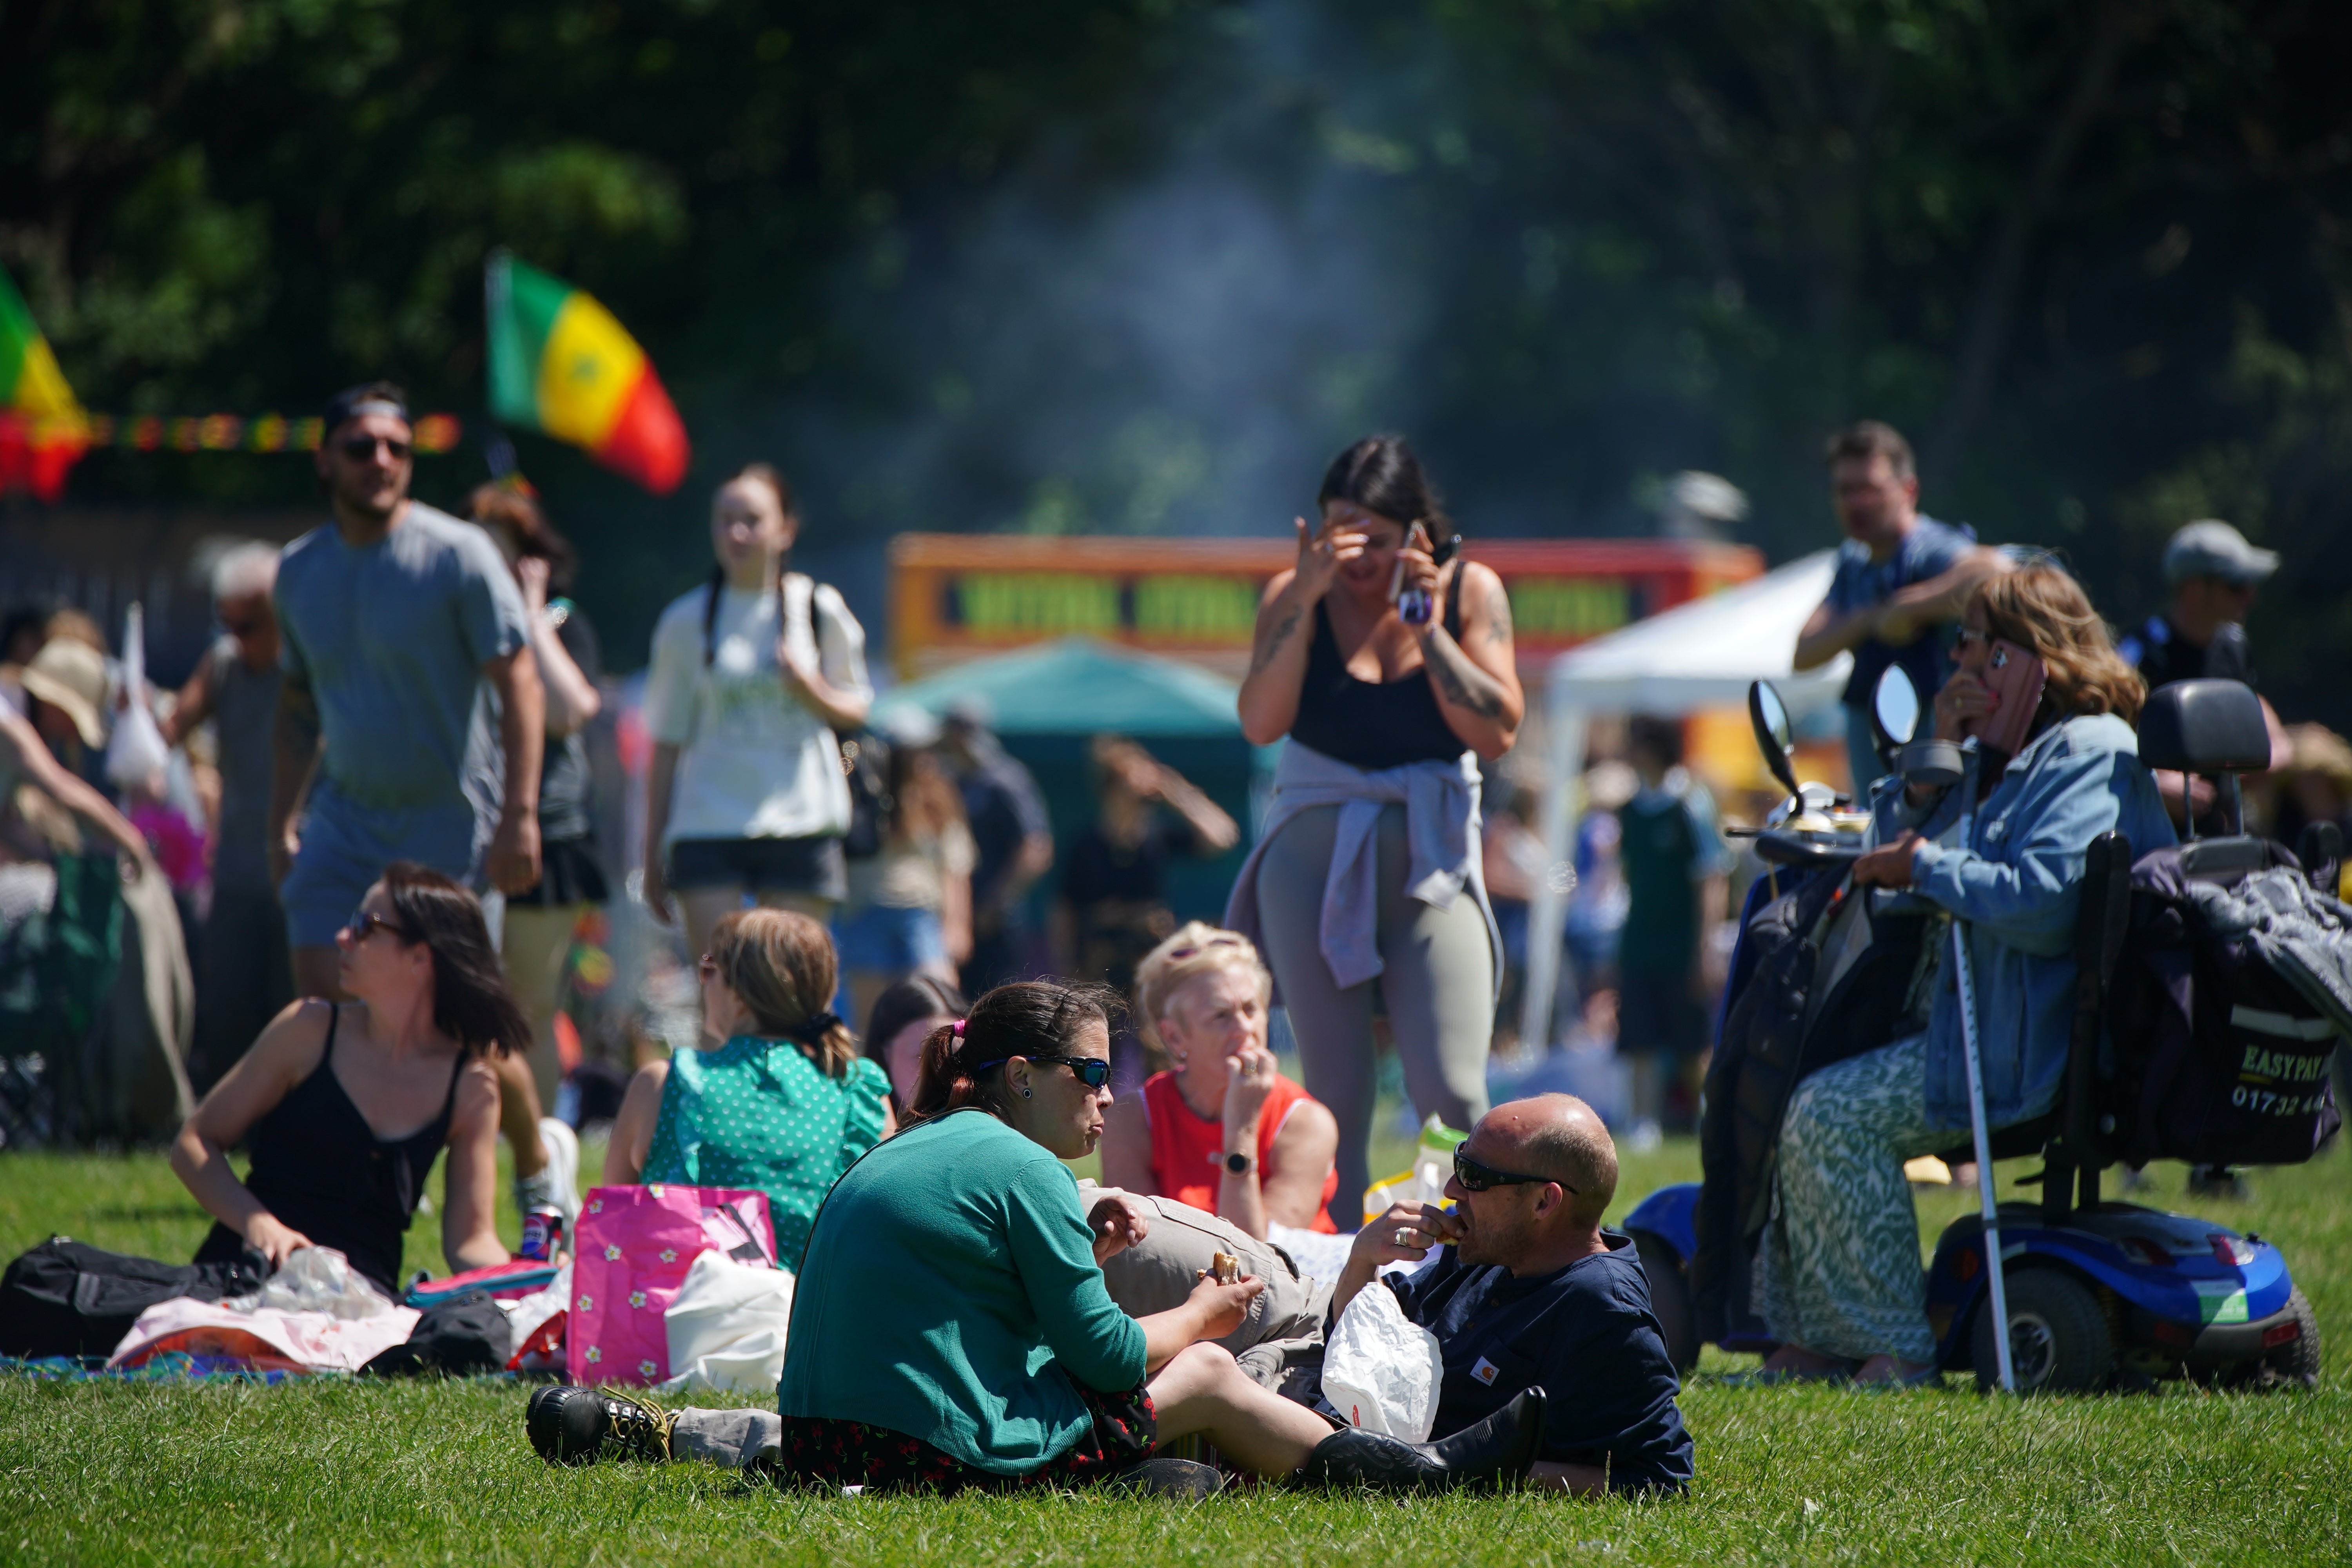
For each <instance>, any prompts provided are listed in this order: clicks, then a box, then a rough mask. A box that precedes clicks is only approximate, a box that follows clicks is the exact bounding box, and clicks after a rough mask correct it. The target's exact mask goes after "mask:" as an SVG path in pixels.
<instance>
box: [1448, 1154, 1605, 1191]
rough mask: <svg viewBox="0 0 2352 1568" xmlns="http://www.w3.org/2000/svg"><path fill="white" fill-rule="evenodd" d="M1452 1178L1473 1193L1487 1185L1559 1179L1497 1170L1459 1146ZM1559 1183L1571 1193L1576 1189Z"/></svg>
mask: <svg viewBox="0 0 2352 1568" xmlns="http://www.w3.org/2000/svg"><path fill="white" fill-rule="evenodd" d="M1454 1180H1455V1181H1457V1182H1459V1183H1461V1184H1463V1186H1465V1187H1466V1188H1467V1189H1469V1190H1470V1191H1471V1192H1474V1193H1483V1192H1485V1191H1486V1189H1487V1188H1489V1187H1540V1186H1542V1185H1543V1184H1545V1183H1546V1182H1554V1181H1559V1177H1557V1176H1529V1175H1525V1174H1523V1173H1519V1172H1517V1171H1498V1170H1496V1169H1495V1167H1494V1166H1492V1165H1482V1164H1480V1163H1478V1162H1477V1161H1475V1160H1473V1159H1472V1158H1471V1157H1470V1156H1469V1155H1467V1154H1465V1153H1464V1152H1462V1151H1461V1150H1460V1149H1459V1148H1456V1149H1455V1150H1454ZM1560 1185H1561V1186H1563V1187H1567V1188H1568V1190H1569V1191H1570V1192H1571V1193H1573V1192H1575V1191H1576V1189H1575V1188H1574V1187H1570V1186H1569V1185H1568V1184H1567V1183H1566V1182H1560Z"/></svg>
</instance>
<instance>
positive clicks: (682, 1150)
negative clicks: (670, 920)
mask: <svg viewBox="0 0 2352 1568" xmlns="http://www.w3.org/2000/svg"><path fill="white" fill-rule="evenodd" d="M836 973H837V970H836V964H835V957H834V951H833V941H832V939H831V938H830V937H828V936H827V935H826V934H825V930H824V927H823V926H821V925H819V924H817V923H816V922H815V921H813V920H811V919H809V918H808V917H807V916H806V915H803V914H797V913H794V912H793V911H792V910H776V909H758V910H740V911H738V912H736V913H734V914H731V915H729V916H727V917H726V918H725V919H724V920H721V921H719V923H718V925H717V926H716V927H714V928H713V929H712V931H711V933H710V951H709V952H706V953H704V954H703V955H702V963H701V979H702V1033H703V1038H702V1040H701V1041H700V1042H698V1046H697V1048H696V1049H694V1050H690V1051H680V1052H678V1053H677V1054H676V1055H674V1056H673V1057H672V1058H670V1059H669V1060H668V1061H666V1062H650V1063H647V1064H646V1066H645V1067H643V1068H639V1069H637V1075H636V1077H635V1078H634V1079H631V1080H630V1081H629V1091H628V1093H627V1095H626V1096H625V1098H624V1099H623V1100H622V1102H621V1113H620V1116H619V1117H618V1118H617V1119H616V1120H615V1121H614V1124H613V1141H612V1144H611V1147H610V1148H609V1150H608V1151H607V1152H606V1153H605V1155H604V1181H605V1183H606V1184H608V1185H618V1184H630V1183H636V1182H675V1183H679V1184H685V1185H688V1186H698V1187H749V1188H757V1189H758V1190H759V1191H761V1192H763V1193H766V1194H768V1206H769V1210H770V1212H771V1213H772V1215H774V1217H775V1222H776V1256H777V1257H778V1258H781V1259H782V1260H783V1261H784V1262H785V1263H787V1264H788V1265H789V1264H793V1263H795V1262H796V1261H797V1260H798V1258H800V1255H801V1249H802V1247H803V1246H804V1245H805V1244H806V1243H807V1241H808V1234H809V1225H810V1222H811V1221H812V1220H813V1219H814V1217H815V1215H816V1206H817V1205H818V1204H819V1203H821V1202H823V1201H824V1194H826V1193H827V1192H828V1191H830V1190H831V1189H832V1186H833V1184H834V1181H835V1178H837V1177H838V1176H839V1175H840V1174H841V1173H842V1172H844V1171H845V1170H847V1169H848V1168H849V1166H850V1163H851V1162H853V1161H855V1160H856V1158H857V1157H858V1156H859V1155H860V1154H863V1153H865V1152H866V1151H867V1150H868V1149H871V1148H872V1147H874V1145H875V1144H877V1143H878V1142H881V1141H882V1140H883V1139H885V1138H887V1137H888V1136H889V1135H890V1134H891V1133H892V1132H893V1131H897V1128H896V1124H895V1123H894V1121H892V1118H891V1114H890V1081H889V1079H887V1077H885V1076H884V1074H883V1072H882V1069H881V1068H880V1067H879V1066H878V1065H877V1063H875V1062H874V1061H873V1060H871V1059H870V1058H866V1057H863V1056H861V1055H859V1054H858V1049H857V1042H856V1038H855V1037H853V1036H852V1035H851V1034H850V1032H849V1026H847V1025H845V1024H844V1023H843V1022H842V1021H841V1020H840V1019H839V1018H836V1017H835V1016H833V1014H831V1013H830V1012H828V1011H826V1005H827V1004H829V1003H830V1002H831V1001H832V999H833V995H834V985H835V976H836Z"/></svg>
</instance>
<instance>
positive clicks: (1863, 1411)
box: [0, 1142, 2352, 1568]
mask: <svg viewBox="0 0 2352 1568" xmlns="http://www.w3.org/2000/svg"><path fill="white" fill-rule="evenodd" d="M1390 1152H1395V1150H1394V1149H1393V1148H1391V1151H1390ZM587 1163H588V1165H589V1168H590V1169H592V1170H593V1169H594V1168H595V1156H594V1154H593V1152H592V1154H591V1157H590V1159H589V1161H588V1162H587ZM1402 1163H1404V1161H1403V1160H1402V1159H1401V1158H1400V1159H1396V1160H1394V1161H1393V1162H1391V1164H1389V1165H1385V1166H1381V1167H1380V1168H1382V1169H1388V1168H1395V1167H1396V1166H1401V1165H1402ZM1626 1166H1627V1169H1626V1172H1625V1175H1624V1180H1623V1182H1622V1189H1621V1191H1622V1200H1621V1203H1620V1205H1619V1207H1620V1210H1621V1212H1622V1209H1623V1208H1626V1207H1630V1206H1631V1205H1632V1203H1633V1201H1634V1200H1636V1199H1638V1198H1639V1197H1640V1196H1641V1195H1642V1194H1644V1193H1646V1192H1648V1191H1649V1190H1650V1189H1651V1188H1652V1187H1653V1186H1655V1185H1656V1184H1659V1183H1662V1182H1665V1181H1672V1180H1681V1179H1686V1178H1688V1177H1690V1176H1692V1175H1694V1174H1695V1173H1696V1153H1695V1151H1694V1150H1693V1148H1692V1147H1691V1145H1690V1144H1688V1143H1687V1142H1682V1143H1670V1144H1669V1145H1668V1146H1667V1147H1666V1148H1664V1149H1663V1150H1661V1151H1659V1152H1656V1153H1655V1154H1652V1155H1646V1156H1639V1157H1629V1158H1628V1159H1627V1161H1626ZM2004 1174H2005V1175H2007V1174H2013V1172H2009V1171H2007V1170H2006V1168H2005V1170H2004ZM2180 1174H2181V1173H2180V1170H2179V1167H2178V1166H2167V1167H2158V1170H2157V1175H2158V1183H2159V1185H2158V1190H2157V1192H2156V1193H2155V1194H2151V1195H2150V1196H2149V1197H2148V1198H2147V1201H2149V1202H2153V1203H2158V1204H2163V1205H2173V1206H2179V1207H2185V1208H2189V1209H2191V1210H2195V1211H2200V1212H2204V1213H2208V1214H2210V1215H2213V1216H2214V1217H2216V1218H2220V1219H2224V1220H2227V1221H2229V1222H2230V1223H2232V1224H2234V1225H2236V1226H2239V1227H2241V1228H2252V1229H2255V1230H2258V1231H2260V1232H2262V1233H2263V1235H2264V1236H2267V1237H2271V1238H2273V1240H2275V1241H2277V1242H2278V1243H2279V1245H2280V1246H2281V1247H2284V1249H2285V1251H2286V1254H2287V1257H2288V1259H2289V1261H2290V1264H2291V1265H2292V1267H2293V1268H2294V1272H2295V1277H2296V1279H2297V1280H2298V1282H2299V1283H2301V1285H2302V1286H2303V1288H2304V1289H2305V1292H2306V1293H2307V1294H2309V1296H2310V1297H2311V1299H2312V1300H2313V1302H2314V1304H2315V1307H2316V1308H2317V1310H2318V1313H2319V1318H2320V1321H2321V1323H2322V1325H2323V1329H2324V1331H2325V1332H2326V1336H2327V1337H2326V1367H2327V1371H2326V1380H2325V1384H2324V1386H2323V1387H2322V1388H2321V1389H2320V1390H2319V1391H2318V1392H2316V1393H2312V1394H2274V1395H2217V1394H2206V1393H2202V1392H2199V1391H2196V1390H2190V1389H2184V1388H2180V1387H2178V1386H2174V1387H2170V1388H2168V1389H2167V1390H2166V1391H2165V1392H2164V1393H2162V1394H2158V1395H2156V1396H2152V1397H2149V1396H2141V1397H2106V1398H2097V1399H2052V1400H2042V1401H2032V1402H2027V1403H2023V1404H2017V1403H2011V1402H2009V1401H2005V1400H2001V1399H1989V1398H1983V1397H1979V1395H1978V1394H1975V1393H1974V1392H1973V1391H1972V1390H1969V1389H1963V1388H1962V1387H1961V1386H1960V1384H1959V1382H1958V1380H1955V1383H1954V1384H1953V1386H1952V1387H1951V1388H1949V1389H1948V1390H1947V1391H1945V1392H1943V1393H1940V1394H1938V1393H1927V1392H1917V1393H1911V1394H1882V1395H1872V1394H1857V1393H1852V1392H1845V1391H1836V1390H1830V1391H1808V1390H1796V1389H1758V1390H1747V1389H1738V1388H1730V1387H1725V1386H1722V1385H1721V1384H1720V1383H1719V1381H1718V1379H1719V1377H1720V1374H1721V1373H1724V1372H1726V1371H1729V1370H1733V1369H1734V1368H1735V1367H1736V1366H1738V1365H1739V1364H1742V1362H1736V1361H1733V1360H1730V1359H1727V1358H1722V1357H1719V1356H1717V1353H1716V1352H1712V1351H1710V1352H1708V1359H1707V1360H1706V1363H1704V1365H1703V1366H1702V1369H1701V1371H1700V1373H1699V1374H1698V1376H1697V1377H1696V1378H1695V1379H1694V1380H1693V1384H1692V1386H1691V1387H1689V1388H1688V1389H1686V1390H1685V1394H1684V1399H1683V1410H1684V1415H1685V1418H1686V1419H1687V1420H1688V1422H1689V1424H1690V1426H1691V1429H1692V1431H1693V1433H1694V1434H1695V1435H1696V1439H1697V1444H1698V1472H1699V1475H1698V1482H1697V1485H1696V1488H1695V1489H1694V1490H1693V1493H1692V1496H1691V1497H1690V1498H1689V1499H1688V1500H1685V1501H1683V1502H1679V1503H1671V1504H1664V1505H1656V1504H1646V1505H1634V1504H1629V1503H1623V1502H1608V1503H1598V1504H1595V1503H1573V1502H1563V1501H1559V1500H1538V1499H1534V1498H1528V1497H1510V1498H1499V1499H1437V1500H1412V1501H1404V1502H1394V1501H1376V1500H1368V1499H1356V1498H1348V1499H1337V1500H1329V1499H1320V1498H1310V1497H1299V1496H1290V1495H1286V1494H1283V1493H1280V1492H1275V1491H1267V1490H1255V1489H1253V1490H1245V1491H1239V1492H1235V1493H1233V1494H1229V1495H1228V1496H1226V1497H1224V1498H1221V1499H1219V1500H1215V1501H1213V1502H1211V1503H1209V1504H1207V1505H1205V1506H1203V1507H1201V1508H1197V1509H1190V1510H1188V1509H1184V1508H1181V1507H1178V1506H1176V1505H1172V1504H1162V1503H1141V1502H1136V1501H1131V1500H1117V1499H1112V1498H1107V1497H1099V1496H1085V1495H1070V1496H1059V1497H1047V1498H1034V1499H1021V1500H998V1499H966V1500H953V1501H948V1502H938V1501H927V1500H890V1499H880V1498H877V1499H870V1500H869V1499H863V1498H853V1499H840V1498H812V1497H807V1496H800V1495H793V1494H786V1493H782V1492H779V1491H776V1490H774V1489H766V1488H761V1487H756V1486H747V1485H744V1484H742V1483H740V1481H739V1480H738V1479H736V1478H734V1477H732V1476H730V1475H728V1474H724V1473H722V1472H719V1471H717V1470H714V1469H711V1468H706V1467H700V1466H689V1465H677V1466H670V1467H667V1468H648V1467H600V1468H594V1469H591V1470H585V1471H557V1470H553V1469H551V1468H548V1467H546V1466H544V1465H542V1464H541V1462H540V1461H539V1459H538V1458H536V1457H535V1456H534V1455H533V1454H532V1453H531V1451H530V1447H529V1446H528V1445H527V1444H526V1443H525V1442H524V1440H523V1436H522V1405H523V1398H524V1390H523V1389H522V1388H521V1387H520V1386H519V1385H514V1384H503V1383H498V1382H471V1383H448V1384H404V1385H373V1384H359V1383H355V1382H352V1381H348V1380H341V1379H320V1380H317V1381H314V1382H310V1383H305V1384H289V1385H285V1386H280V1387H278V1388H255V1387H223V1386H200V1387H172V1386H166V1385H107V1384H54V1383H52V1384H44V1383H36V1382H32V1381H30V1380H27V1379H23V1378H16V1377H0V1563H115V1562H123V1563H278V1562H288V1563H318V1562H331V1561H351V1562H398V1563H422V1562H440V1561H462V1562H467V1563H543V1562H565V1563H592V1562H593V1563H669V1562H693V1563H714V1564H715V1563H761V1564H776V1563H812V1564H827V1565H833V1564H845V1563H902V1562H905V1563H911V1562H946V1563H1040V1562H1045V1563H1087V1564H1105V1565H1108V1564H1126V1563H1140V1562H1145V1561H1152V1562H1162V1561H1164V1562H1196V1563H1215V1564H1218V1565H1220V1568H1223V1565H1226V1564H1234V1563H1292V1564H1301V1563H1310V1562H1311V1563H1324V1562H1334V1561H1349V1562H1362V1563H1411V1564H1422V1565H1427V1564H1442V1565H1445V1568H1454V1565H1457V1564H1458V1565H1465V1568H1469V1565H1480V1568H1483V1565H1496V1568H1500V1565H1503V1564H1517V1563H1592V1562H1624V1563H1706V1564H1709V1565H1711V1568H1712V1565H1724V1564H1731V1563H1787V1562H1795V1561H1805V1562H1812V1561H1823V1562H1828V1561H1835V1562H1857V1563H1862V1562H1868V1563H2135V1564H2137V1563H2231V1564H2237V1563H2274V1562H2275V1563H2288V1562H2295V1563H2304V1562H2312V1563H2317V1562H2328V1563H2340V1562H2343V1561H2345V1560H2346V1559H2347V1556H2352V1518H2347V1497H2352V1212H2347V1205H2346V1204H2345V1203H2344V1201H2343V1198H2342V1195H2341V1194H2342V1192H2343V1188H2344V1186H2345V1184H2347V1181H2352V1161H2347V1158H2346V1156H2345V1155H2343V1154H2342V1153H2341V1152H2338V1153H2336V1154H2333V1155H2331V1156H2329V1157H2328V1158H2326V1159H2324V1160H2322V1161H2320V1162H2318V1163H2315V1164H2313V1165H2310V1166H2307V1167H2305V1168H2302V1169H2299V1170H2294V1171H2280V1172H2265V1173H2260V1174H2259V1175H2258V1176H2257V1178H2256V1182H2255V1187H2256V1193H2255V1197H2254V1200H2253V1202H2252V1203H2251V1204H2250V1205H2198V1204H2193V1203H2190V1202H2189V1201H2188V1200H2187V1199H2185V1198H2184V1197H2183V1196H2182V1195H2181V1193H2180V1185H2179V1184H2180ZM437 1186H438V1184H437V1183H436V1190H437ZM2004 1190H2008V1189H2006V1188H2005V1189H2004ZM501 1204H502V1207H503V1198H502V1199H501ZM1967 1206H1968V1203H1967V1200H1966V1198H1965V1197H1964V1196H1963V1195H1962V1194H1932V1195H1930V1196H1928V1197H1927V1198H1925V1199H1923V1201H1922V1202H1921V1204H1920V1210H1921V1225H1922V1232H1923V1235H1924V1236H1927V1237H1932V1236H1933V1234H1934V1233H1935V1231H1936V1230H1937V1229H1940V1228H1941V1226H1943V1225H1944V1224H1945V1223H1946V1222H1948V1220H1949V1219H1951V1218H1952V1217H1953V1216H1954V1215H1958V1213H1960V1212H1962V1210H1963V1209H1965V1208H1966V1207H1967ZM501 1221H502V1226H503V1228H504V1230H505V1233H506V1235H507V1236H508V1237H509V1240H510V1241H511V1239H512V1237H514V1235H515V1232H516V1219H515V1216H514V1215H511V1214H508V1213H503V1212H502V1215H501ZM436 1229H437V1227H436V1225H435V1224H434V1222H433V1221H432V1220H431V1219H430V1218H429V1217H425V1216H421V1217H420V1219H419V1222H418V1224H417V1226H416V1227H415V1230H414V1231H413V1232H412V1233H411V1236H410V1239H409V1255H408V1256H409V1262H410V1264H411V1265H412V1266H415V1267H434V1268H435V1269H436V1272H439V1271H440V1269H439V1268H438V1265H439V1259H438V1258H437V1256H436V1244H437V1235H436ZM203 1230H204V1225H203V1222H202V1220H201V1218H200V1216H199V1215H198V1213H197V1211H196V1209H195V1208H194V1205H193V1204H191V1203H190V1202H189V1201H188V1199H187V1198H186V1196H185V1195H184V1194H183V1193H182V1191H181V1189H180V1187H179V1185H178V1184H177V1183H175V1182H174V1181H173V1179H172V1176H171V1174H170V1173H169V1172H168V1171H167V1170H166V1169H165V1168H164V1165H163V1159H162V1157H161V1156H160V1155H157V1154H140V1155H135V1156H129V1157H122V1158H108V1157H86V1158H65V1157H49V1156H44V1155H29V1156H28V1155H6V1156H0V1258H5V1257H13V1256H15V1255H16V1253H17V1252H19V1251H21V1250H22V1249H23V1248H25V1247H29V1246H31V1245H33V1244H34V1243H36V1242H37V1241H39V1240H41V1239H43V1238H45V1237H47V1236H48V1235H50V1234H51V1233H52V1232H56V1231H64V1232H67V1233H68V1234H70V1235H72V1236H74V1237H78V1238H79V1239H82V1240H86V1241H91V1242H95V1243H97V1244H99V1245H100V1246H104V1247H114V1248H117V1249H120V1250H124V1251H139V1252H145V1253H150V1254H152V1255H155V1256H159V1257H166V1258H181V1257H185V1256H187V1255H188V1253H189V1252H190V1251H191V1250H193V1248H194V1246H195V1243H196V1241H197V1239H198V1237H200V1236H201V1235H202V1233H203ZM747 1403H749V1401H747Z"/></svg>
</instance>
